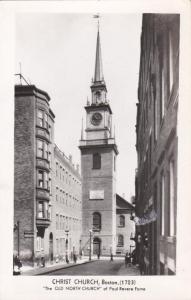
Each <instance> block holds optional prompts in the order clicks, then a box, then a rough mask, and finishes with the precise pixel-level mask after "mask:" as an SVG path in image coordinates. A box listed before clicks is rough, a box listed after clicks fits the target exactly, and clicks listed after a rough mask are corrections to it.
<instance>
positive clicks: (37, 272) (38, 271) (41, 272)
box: [21, 260, 96, 276]
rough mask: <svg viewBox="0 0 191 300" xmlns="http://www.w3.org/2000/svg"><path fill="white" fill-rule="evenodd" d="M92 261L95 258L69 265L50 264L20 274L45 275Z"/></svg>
mask: <svg viewBox="0 0 191 300" xmlns="http://www.w3.org/2000/svg"><path fill="white" fill-rule="evenodd" d="M94 261H96V260H91V261H89V260H88V261H84V262H82V263H76V264H69V265H59V266H56V265H55V266H52V267H51V266H50V267H47V269H46V270H43V269H34V270H30V271H26V272H24V273H22V274H21V275H24V276H30V275H31V276H38V275H39V276H40V275H46V274H49V273H52V272H55V271H57V270H61V269H68V268H72V267H75V266H78V265H84V264H88V263H91V262H94ZM48 269H49V270H48Z"/></svg>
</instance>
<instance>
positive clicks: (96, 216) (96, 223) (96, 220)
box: [93, 212, 101, 231]
mask: <svg viewBox="0 0 191 300" xmlns="http://www.w3.org/2000/svg"><path fill="white" fill-rule="evenodd" d="M93 230H94V231H100V230H101V215H100V213H98V212H95V213H93Z"/></svg>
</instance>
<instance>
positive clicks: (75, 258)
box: [73, 253, 77, 264]
mask: <svg viewBox="0 0 191 300" xmlns="http://www.w3.org/2000/svg"><path fill="white" fill-rule="evenodd" d="M73 259H74V263H75V264H76V262H77V256H76V254H75V253H74V258H73Z"/></svg>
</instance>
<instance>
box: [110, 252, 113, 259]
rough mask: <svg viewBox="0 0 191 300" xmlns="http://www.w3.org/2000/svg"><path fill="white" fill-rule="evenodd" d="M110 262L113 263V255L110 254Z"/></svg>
mask: <svg viewBox="0 0 191 300" xmlns="http://www.w3.org/2000/svg"><path fill="white" fill-rule="evenodd" d="M110 261H113V253H111V257H110Z"/></svg>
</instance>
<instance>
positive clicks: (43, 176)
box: [37, 170, 49, 189]
mask: <svg viewBox="0 0 191 300" xmlns="http://www.w3.org/2000/svg"><path fill="white" fill-rule="evenodd" d="M48 181H49V180H48V173H47V172H46V171H42V170H38V171H37V186H38V187H40V188H44V189H48Z"/></svg>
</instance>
